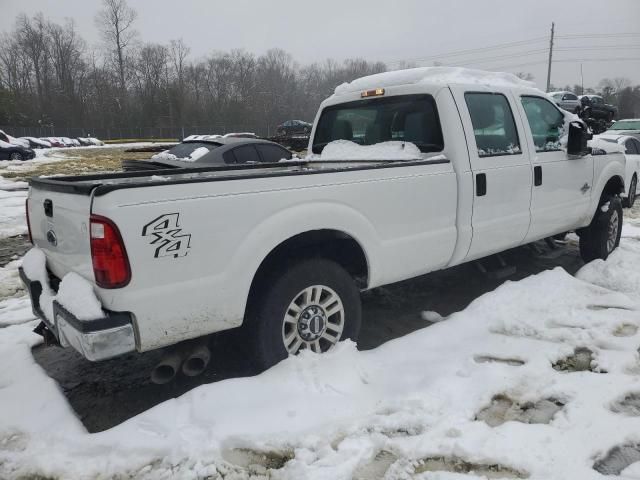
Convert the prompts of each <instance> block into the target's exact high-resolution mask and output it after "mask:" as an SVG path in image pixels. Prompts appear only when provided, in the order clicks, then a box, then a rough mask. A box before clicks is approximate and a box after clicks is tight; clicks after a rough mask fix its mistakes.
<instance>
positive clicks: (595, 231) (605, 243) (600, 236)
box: [580, 196, 622, 262]
mask: <svg viewBox="0 0 640 480" xmlns="http://www.w3.org/2000/svg"><path fill="white" fill-rule="evenodd" d="M621 233H622V202H621V201H620V197H618V196H614V197H607V198H606V199H605V200H604V201H603V202H601V204H600V206H599V207H598V210H597V211H596V215H595V217H594V219H593V220H592V222H591V225H589V226H588V227H586V228H585V229H584V230H583V231H582V232H581V234H580V256H581V257H582V259H583V260H584V261H585V262H590V261H592V260H595V259H597V258H600V259H602V260H606V259H607V258H608V257H609V255H610V254H611V252H613V251H614V250H615V249H616V248H617V247H618V245H619V244H620V234H621Z"/></svg>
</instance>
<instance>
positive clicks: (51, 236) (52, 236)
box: [47, 230, 58, 247]
mask: <svg viewBox="0 0 640 480" xmlns="http://www.w3.org/2000/svg"><path fill="white" fill-rule="evenodd" d="M47 242H49V243H50V244H51V245H53V246H54V247H55V246H56V245H58V237H56V232H54V231H53V230H49V231H48V232H47Z"/></svg>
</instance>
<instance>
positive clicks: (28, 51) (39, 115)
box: [0, 0, 640, 137]
mask: <svg viewBox="0 0 640 480" xmlns="http://www.w3.org/2000/svg"><path fill="white" fill-rule="evenodd" d="M136 18H137V12H136V11H135V10H133V9H132V8H130V7H129V6H128V5H127V3H126V0H104V1H103V4H102V8H101V10H99V11H98V12H96V16H95V27H96V28H97V29H99V31H100V33H101V38H102V42H101V43H100V44H98V45H89V44H88V43H87V42H86V41H85V40H84V39H83V38H82V37H80V35H79V34H78V33H77V29H76V25H74V23H73V21H71V20H68V21H67V22H66V23H63V24H58V23H55V22H52V21H51V20H49V19H48V18H46V17H45V16H44V15H42V14H38V15H35V16H33V17H28V16H26V15H24V14H21V15H19V16H18V17H17V18H16V19H15V26H14V29H13V31H11V32H7V33H4V34H3V36H2V38H1V40H2V45H3V48H1V49H0V126H3V127H6V128H8V129H13V130H15V131H16V134H17V135H25V134H32V135H37V136H39V135H46V134H49V135H51V134H53V133H54V132H55V129H58V131H59V132H61V131H64V130H65V129H66V131H69V135H74V134H75V135H81V134H86V133H89V132H86V131H80V129H81V128H82V129H85V130H86V129H92V130H94V131H93V133H98V132H100V133H101V135H102V136H107V134H106V131H107V130H113V131H114V132H115V131H118V132H119V134H117V135H119V136H125V137H139V136H149V133H151V134H152V135H153V136H163V135H169V136H180V134H181V133H184V132H183V131H182V130H181V127H184V126H189V127H191V128H198V127H193V126H201V127H200V128H203V129H215V130H216V131H223V130H226V131H230V130H236V131H237V130H252V131H255V132H258V133H260V134H263V135H266V134H269V133H273V127H274V126H275V125H277V124H278V123H280V122H282V121H284V120H287V119H290V118H300V119H303V120H307V121H312V120H313V116H314V113H315V111H316V109H317V107H318V104H319V103H320V102H321V101H322V99H324V98H325V97H326V96H328V95H329V94H330V93H331V92H332V91H333V88H334V87H335V86H336V85H338V84H340V83H342V82H344V81H348V80H351V79H353V78H356V77H359V76H362V75H367V74H371V73H376V72H381V71H384V70H386V69H387V66H386V65H385V64H384V63H381V62H370V61H367V60H364V59H359V58H356V59H349V60H345V61H342V62H337V61H334V60H331V59H328V60H326V61H324V62H321V63H313V64H307V65H301V64H299V63H297V62H296V61H295V60H294V59H293V58H292V56H291V55H289V54H288V53H287V52H286V51H283V50H280V49H272V50H268V51H267V52H266V53H265V54H263V55H255V54H253V53H251V52H247V51H243V50H232V51H227V52H224V51H223V52H220V51H212V52H211V54H210V55H209V56H207V57H206V58H193V57H192V56H191V55H190V48H189V46H188V45H186V44H185V43H184V42H183V40H182V39H175V40H170V41H169V42H168V43H167V44H157V43H148V42H145V41H144V39H142V38H140V35H139V34H138V32H137V31H136ZM521 75H525V76H526V74H524V73H523V74H521ZM556 87H559V86H556ZM565 88H568V89H571V90H573V91H576V93H583V92H582V91H581V90H582V88H581V87H580V86H579V85H575V86H574V87H571V86H566V87H565ZM586 90H588V91H587V92H586V93H589V92H595V91H597V92H598V93H602V94H603V95H604V96H605V99H606V100H607V101H608V102H610V103H613V104H616V105H618V107H619V111H620V118H624V117H625V116H626V117H628V116H633V115H634V114H635V115H637V114H640V86H635V87H634V86H633V85H632V84H631V82H630V81H629V80H627V79H624V78H615V79H603V80H602V81H601V82H600V84H599V85H597V86H596V87H595V88H592V89H586ZM70 129H76V130H77V131H75V132H72V131H70ZM36 130H37V131H36ZM188 133H196V132H193V131H191V132H188ZM207 133H213V132H207ZM216 133H217V132H216ZM109 136H112V135H111V134H110V135H109Z"/></svg>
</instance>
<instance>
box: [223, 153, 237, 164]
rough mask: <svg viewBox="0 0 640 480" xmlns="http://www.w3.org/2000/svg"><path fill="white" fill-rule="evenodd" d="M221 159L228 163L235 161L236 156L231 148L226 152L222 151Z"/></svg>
mask: <svg viewBox="0 0 640 480" xmlns="http://www.w3.org/2000/svg"><path fill="white" fill-rule="evenodd" d="M222 159H223V160H224V163H229V164H234V163H236V156H235V155H234V154H233V151H232V150H229V151H228V152H224V153H223V154H222Z"/></svg>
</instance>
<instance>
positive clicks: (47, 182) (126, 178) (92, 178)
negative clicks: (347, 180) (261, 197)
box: [30, 156, 449, 196]
mask: <svg viewBox="0 0 640 480" xmlns="http://www.w3.org/2000/svg"><path fill="white" fill-rule="evenodd" d="M448 162H449V160H447V159H445V158H443V157H442V156H438V157H437V158H436V157H434V158H427V159H418V160H349V161H341V160H332V161H308V160H301V161H297V162H296V161H294V162H279V163H268V164H250V165H231V166H229V165H225V166H219V167H218V166H216V167H207V168H182V169H179V170H178V171H176V169H174V168H172V169H166V170H154V171H138V172H123V173H106V174H96V175H74V176H64V177H54V178H40V177H36V178H32V179H31V180H30V183H31V185H32V186H36V187H38V188H40V189H42V190H48V191H54V192H61V193H74V194H83V195H90V194H91V193H92V192H94V190H95V192H94V194H95V195H96V196H100V195H104V194H106V193H109V192H111V191H113V190H118V189H122V188H139V187H144V186H157V185H170V184H180V183H194V182H214V181H223V180H237V179H249V178H264V177H277V176H291V175H308V174H314V173H331V172H342V171H356V170H367V169H376V168H393V167H403V166H414V165H425V164H438V163H448Z"/></svg>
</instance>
